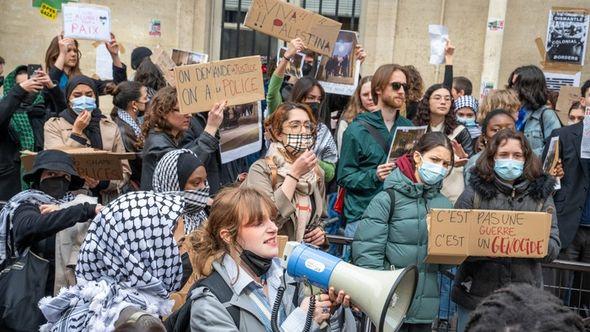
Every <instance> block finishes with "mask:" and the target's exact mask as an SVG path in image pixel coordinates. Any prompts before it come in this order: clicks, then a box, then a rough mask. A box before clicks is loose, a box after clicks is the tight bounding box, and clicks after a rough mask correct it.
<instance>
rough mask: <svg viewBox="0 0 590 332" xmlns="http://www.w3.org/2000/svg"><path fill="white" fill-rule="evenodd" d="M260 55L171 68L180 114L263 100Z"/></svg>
mask: <svg viewBox="0 0 590 332" xmlns="http://www.w3.org/2000/svg"><path fill="white" fill-rule="evenodd" d="M261 67H262V63H261V62H260V56H250V57H245V58H235V59H229V60H223V61H216V62H211V63H202V64H198V65H188V66H180V67H175V68H174V79H175V81H176V89H177V91H178V93H177V95H178V105H179V107H180V112H181V113H197V112H202V111H208V110H210V109H211V107H212V106H213V105H214V104H215V103H216V102H219V101H222V100H227V106H233V105H241V104H247V103H251V102H254V101H258V100H263V99H264V85H263V82H262V69H261Z"/></svg>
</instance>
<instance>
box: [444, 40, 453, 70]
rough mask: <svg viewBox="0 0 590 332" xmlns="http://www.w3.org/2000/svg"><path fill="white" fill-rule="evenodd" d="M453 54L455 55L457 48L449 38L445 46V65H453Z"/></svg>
mask: <svg viewBox="0 0 590 332" xmlns="http://www.w3.org/2000/svg"><path fill="white" fill-rule="evenodd" d="M453 54H455V46H453V44H451V40H450V39H449V38H447V42H446V44H445V64H447V65H452V64H453Z"/></svg>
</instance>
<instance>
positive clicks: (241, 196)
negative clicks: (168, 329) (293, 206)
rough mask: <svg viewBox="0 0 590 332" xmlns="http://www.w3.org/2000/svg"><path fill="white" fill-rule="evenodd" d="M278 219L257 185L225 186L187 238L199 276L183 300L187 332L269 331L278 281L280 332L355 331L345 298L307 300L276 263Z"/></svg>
mask: <svg viewBox="0 0 590 332" xmlns="http://www.w3.org/2000/svg"><path fill="white" fill-rule="evenodd" d="M276 214H277V210H276V207H275V204H274V203H273V202H272V200H271V199H270V198H269V197H268V195H265V194H264V193H262V192H260V191H258V190H257V189H254V188H250V187H244V188H228V189H225V190H223V191H221V192H220V193H219V194H218V195H217V196H216V197H215V200H214V201H213V205H212V208H211V214H210V215H209V219H208V221H207V222H206V223H205V225H204V226H203V227H201V228H199V229H198V230H197V231H195V232H194V233H192V235H190V236H189V240H188V241H189V243H190V247H191V248H192V250H193V255H192V257H194V261H193V262H192V263H193V269H194V271H195V272H196V273H197V274H198V275H199V276H201V277H204V279H201V280H200V281H199V282H197V284H196V285H195V287H194V290H193V291H192V293H191V295H190V300H189V301H187V303H190V306H191V308H190V330H191V331H193V332H194V331H207V332H213V331H267V332H270V331H273V328H272V324H271V316H272V311H273V304H274V303H275V298H277V296H278V295H277V294H278V293H279V288H281V286H283V282H282V278H285V279H284V281H285V284H284V287H285V289H284V292H283V290H281V291H280V292H281V293H283V294H282V300H281V302H280V306H279V307H278V313H277V314H278V315H277V316H278V326H279V327H280V330H281V331H305V330H306V329H307V330H313V331H315V330H319V326H320V325H321V324H322V323H324V322H327V321H329V322H330V329H331V330H333V331H356V323H355V320H354V317H353V315H352V311H351V309H350V308H349V306H350V297H349V296H348V295H346V294H345V293H344V292H343V291H340V292H338V293H336V292H334V290H333V289H330V290H329V292H328V294H321V295H316V296H313V297H306V296H305V295H304V292H305V289H306V287H305V285H304V284H302V283H299V282H297V281H295V280H294V279H293V278H291V277H290V276H289V275H287V274H286V273H285V269H284V268H283V267H281V264H280V260H279V259H278V255H279V247H278V240H277V234H278V228H277V226H276V224H275V223H274V221H273V218H274V217H275V216H276ZM278 297H279V298H280V296H278ZM310 308H311V309H310ZM181 310H182V309H181ZM177 326H178V325H177Z"/></svg>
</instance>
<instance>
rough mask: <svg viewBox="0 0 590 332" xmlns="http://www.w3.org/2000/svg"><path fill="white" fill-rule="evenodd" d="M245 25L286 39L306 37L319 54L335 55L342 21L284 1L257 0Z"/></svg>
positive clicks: (309, 44)
mask: <svg viewBox="0 0 590 332" xmlns="http://www.w3.org/2000/svg"><path fill="white" fill-rule="evenodd" d="M244 25H246V26H247V27H249V28H251V29H253V30H256V31H260V32H262V33H265V34H267V35H271V36H273V37H276V38H279V39H282V40H284V41H291V40H292V39H295V38H297V37H299V38H301V39H303V42H304V43H305V46H306V47H307V48H308V49H309V50H311V51H314V52H316V53H319V54H323V55H327V56H331V55H332V52H333V51H334V44H335V43H336V39H337V38H338V32H339V31H340V28H342V23H339V22H337V21H334V20H332V19H329V18H327V17H324V16H322V15H319V14H316V13H314V12H312V11H309V10H306V9H303V8H300V7H297V6H295V5H292V4H290V3H287V2H285V1H281V0H253V1H252V4H251V6H250V9H249V10H248V13H247V14H246V20H245V21H244Z"/></svg>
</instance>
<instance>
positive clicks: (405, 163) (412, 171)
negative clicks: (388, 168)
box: [395, 154, 418, 183]
mask: <svg viewBox="0 0 590 332" xmlns="http://www.w3.org/2000/svg"><path fill="white" fill-rule="evenodd" d="M410 158H411V157H410V155H409V154H405V155H403V156H401V157H399V158H397V160H396V161H395V163H396V165H397V167H398V168H399V170H400V171H401V172H402V174H403V175H405V176H406V177H407V178H408V179H410V180H412V182H414V183H417V182H418V179H416V168H415V167H414V163H412V160H411V159H410Z"/></svg>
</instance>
